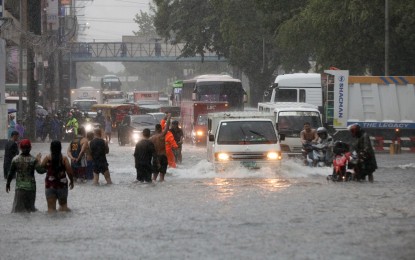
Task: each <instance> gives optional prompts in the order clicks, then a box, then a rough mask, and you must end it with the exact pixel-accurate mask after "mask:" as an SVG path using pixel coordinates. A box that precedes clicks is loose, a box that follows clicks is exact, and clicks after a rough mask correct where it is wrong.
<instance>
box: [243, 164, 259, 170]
mask: <svg viewBox="0 0 415 260" xmlns="http://www.w3.org/2000/svg"><path fill="white" fill-rule="evenodd" d="M241 164H242V166H244V167H246V168H249V169H259V167H258V166H257V164H256V162H241Z"/></svg>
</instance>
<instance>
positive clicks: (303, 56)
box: [276, 0, 415, 75]
mask: <svg viewBox="0 0 415 260" xmlns="http://www.w3.org/2000/svg"><path fill="white" fill-rule="evenodd" d="M384 4H385V2H384V0H374V1H360V0H345V1H325V0H311V1H309V3H308V5H307V6H306V8H305V9H304V10H302V11H301V12H300V13H299V14H298V15H296V16H294V17H293V18H292V19H290V20H288V21H287V22H285V23H284V24H283V25H282V26H281V28H280V29H279V31H278V34H277V37H276V44H277V45H278V46H280V48H281V54H282V63H283V65H284V67H285V68H287V69H289V70H294V71H296V70H299V69H303V68H304V65H306V62H307V60H309V59H311V60H314V61H316V69H317V70H318V71H322V70H324V69H327V68H329V67H330V66H336V67H338V68H342V69H347V70H349V71H350V73H351V74H355V75H356V74H365V73H367V72H370V73H372V74H374V75H383V73H384V46H385V45H384V39H385V35H384V31H385V29H384V24H385V12H384V10H385V6H384ZM414 6H415V4H414V2H413V1H409V0H398V1H390V9H389V10H390V17H391V18H390V41H391V44H390V46H391V49H390V72H391V74H395V75H397V74H400V73H404V74H405V73H408V72H409V73H410V71H408V68H411V69H412V73H413V70H414V65H411V64H413V63H411V62H410V60H411V59H412V60H413V58H414V51H413V50H414V48H413V46H414V44H413V42H414V41H413V40H414V35H415V31H414V30H415V29H414V28H415V27H414V25H415V19H414V16H413V12H414V8H415V7H414ZM410 46H412V47H410ZM408 55H409V56H408ZM410 57H412V58H410ZM402 65H405V66H402Z"/></svg>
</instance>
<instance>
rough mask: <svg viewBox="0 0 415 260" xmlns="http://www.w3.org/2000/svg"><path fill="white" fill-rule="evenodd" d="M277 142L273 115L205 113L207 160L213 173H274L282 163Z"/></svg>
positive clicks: (257, 113)
mask: <svg viewBox="0 0 415 260" xmlns="http://www.w3.org/2000/svg"><path fill="white" fill-rule="evenodd" d="M280 138H281V139H284V136H283V135H281V136H280ZM280 138H279V136H278V132H277V129H276V125H275V116H274V114H273V113H265V112H220V113H209V114H208V143H207V160H208V161H209V162H211V163H212V164H213V167H214V169H215V171H216V172H220V171H224V170H227V169H237V168H238V167H245V168H249V169H258V168H262V167H270V168H272V169H273V170H275V171H278V170H279V169H280V165H281V159H282V156H281V147H280V143H279V139H280Z"/></svg>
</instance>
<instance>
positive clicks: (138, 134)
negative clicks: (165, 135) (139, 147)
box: [133, 132, 141, 140]
mask: <svg viewBox="0 0 415 260" xmlns="http://www.w3.org/2000/svg"><path fill="white" fill-rule="evenodd" d="M140 134H141V132H133V139H134V140H138V139H140Z"/></svg>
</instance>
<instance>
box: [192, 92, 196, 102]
mask: <svg viewBox="0 0 415 260" xmlns="http://www.w3.org/2000/svg"><path fill="white" fill-rule="evenodd" d="M196 98H197V94H196V92H193V93H192V100H193V101H196Z"/></svg>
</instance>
